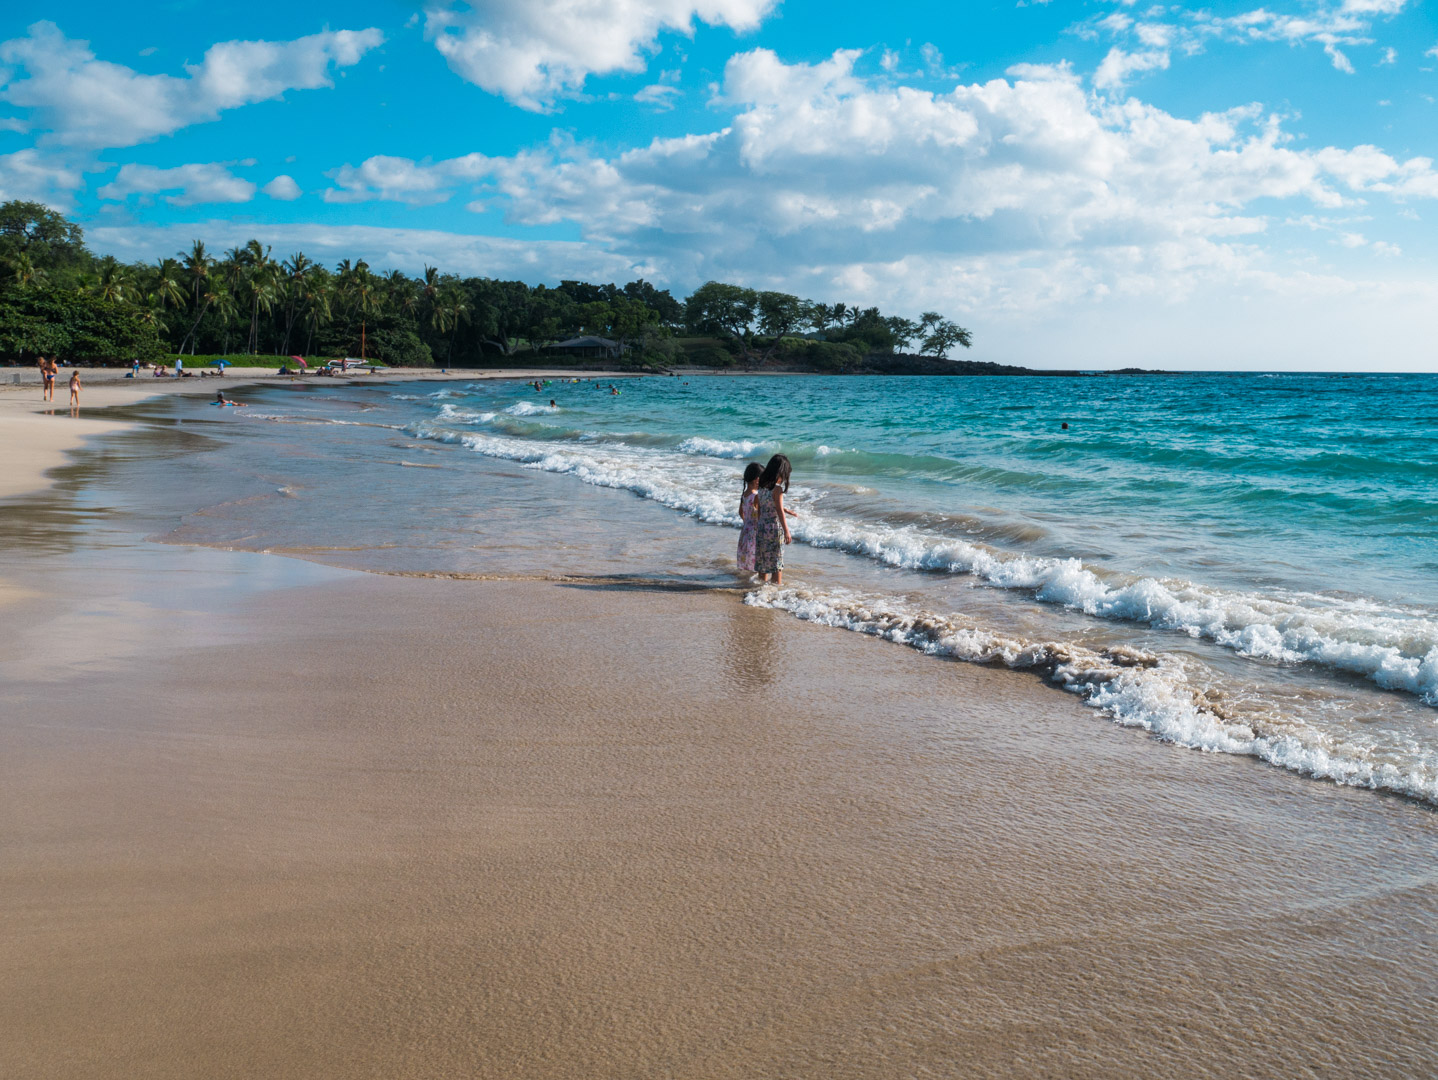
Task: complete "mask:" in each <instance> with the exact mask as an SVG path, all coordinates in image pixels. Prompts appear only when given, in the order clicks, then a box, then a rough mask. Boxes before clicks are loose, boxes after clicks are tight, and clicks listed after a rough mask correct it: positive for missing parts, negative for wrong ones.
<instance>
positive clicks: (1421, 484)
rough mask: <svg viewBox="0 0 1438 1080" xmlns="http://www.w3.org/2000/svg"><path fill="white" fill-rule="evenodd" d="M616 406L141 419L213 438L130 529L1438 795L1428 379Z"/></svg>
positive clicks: (776, 386)
mask: <svg viewBox="0 0 1438 1080" xmlns="http://www.w3.org/2000/svg"><path fill="white" fill-rule="evenodd" d="M616 385H618V386H619V387H620V388H621V390H622V392H621V393H620V394H619V395H613V394H611V393H609V391H608V388H607V384H606V385H605V386H604V387H602V388H599V387H596V386H595V385H594V384H592V383H584V384H578V385H575V384H564V383H554V384H552V385H550V386H548V387H546V388H545V389H544V390H543V391H542V392H540V393H536V392H535V391H534V390H533V389H532V388H530V387H528V386H525V385H523V384H519V383H511V382H502V383H500V382H485V383H474V384H457V385H454V386H452V387H447V388H444V389H438V390H431V389H430V388H429V387H426V386H416V385H414V384H393V385H390V386H379V387H360V386H349V387H342V388H324V389H318V388H314V387H303V388H299V387H297V388H296V389H293V390H289V389H285V390H263V391H258V390H256V391H250V392H247V393H246V394H244V395H243V396H244V397H245V398H246V399H247V400H249V401H250V402H251V404H250V405H249V407H247V408H245V409H235V410H221V409H214V408H209V407H207V406H204V405H201V404H196V403H181V402H170V401H164V402H156V403H151V404H147V405H145V406H143V407H141V409H140V412H141V413H142V414H143V415H147V416H150V417H152V418H154V419H159V420H165V421H175V422H177V423H179V424H180V425H181V426H182V427H183V429H184V431H185V432H186V433H187V438H189V439H190V440H191V441H192V442H193V443H194V446H195V448H196V449H199V448H212V449H214V450H215V452H214V453H203V454H196V455H194V457H193V460H191V461H187V463H186V468H187V471H188V475H189V477H190V483H189V485H187V490H186V491H185V492H184V493H183V495H184V497H185V498H188V499H189V500H190V502H189V505H190V506H193V505H195V504H196V503H199V502H203V503H204V504H205V505H204V508H203V509H202V510H200V511H198V512H195V513H184V514H177V517H178V518H179V520H178V522H176V521H169V522H166V523H165V527H164V528H160V529H157V530H156V532H157V535H161V536H163V537H164V538H166V539H169V540H172V541H178V542H188V543H200V544H207V545H214V546H221V547H232V548H239V549H246V550H272V551H283V552H286V553H290V554H295V555H300V556H304V557H307V558H311V559H315V560H318V561H325V562H332V563H335V564H338V565H345V566H352V567H356V568H360V569H366V570H372V571H382V572H390V573H424V574H457V575H480V576H496V577H514V576H527V575H535V576H554V575H604V574H621V575H641V576H646V577H649V578H653V579H656V580H660V579H662V580H665V581H678V582H689V583H692V584H695V585H700V586H709V587H743V588H746V589H751V590H752V591H751V593H750V595H749V597H748V600H749V602H750V603H752V604H756V605H761V606H770V607H775V608H780V609H783V610H786V611H789V612H792V613H793V614H795V615H797V616H798V617H800V618H804V619H808V620H811V621H816V622H820V623H824V624H827V625H831V626H835V627H842V628H845V629H850V630H858V631H861V632H864V633H870V634H878V635H882V636H884V637H886V638H889V639H891V640H894V641H896V642H900V643H902V644H905V645H908V646H910V647H913V648H917V649H921V650H923V651H926V652H930V653H935V654H938V655H942V656H948V657H954V658H958V659H962V660H971V661H979V662H984V663H1000V664H1006V665H1009V666H1015V667H1024V668H1032V669H1034V670H1035V671H1037V672H1038V673H1039V674H1040V675H1042V676H1043V677H1044V678H1047V679H1049V680H1050V681H1052V682H1053V683H1055V684H1056V685H1057V686H1059V687H1061V688H1063V689H1065V690H1069V691H1071V692H1074V693H1077V694H1079V695H1080V696H1081V697H1082V699H1083V700H1084V701H1085V702H1086V703H1087V704H1090V705H1092V706H1094V707H1095V708H1096V709H1098V710H1100V711H1102V712H1103V713H1104V714H1106V715H1108V716H1111V717H1113V718H1114V719H1116V720H1117V721H1119V722H1120V723H1122V724H1126V725H1132V726H1137V727H1141V728H1145V729H1147V730H1149V731H1151V732H1153V733H1155V734H1156V735H1159V736H1160V737H1162V738H1165V739H1168V740H1171V741H1173V742H1175V743H1179V744H1182V745H1185V746H1191V747H1197V748H1202V749H1205V750H1211V751H1220V752H1226V753H1234V754H1241V755H1248V756H1253V757H1257V758H1259V759H1261V760H1264V761H1267V762H1270V763H1272V764H1275V765H1279V766H1282V767H1285V768H1289V769H1293V770H1296V771H1299V772H1302V773H1305V774H1309V775H1313V776H1317V777H1323V778H1327V779H1330V780H1336V781H1339V782H1343V783H1348V784H1354V785H1358V786H1366V787H1375V788H1380V789H1386V790H1390V791H1395V792H1399V793H1402V794H1406V795H1410V796H1413V797H1417V798H1420V799H1423V800H1426V801H1429V802H1438V586H1435V582H1438V545H1435V542H1434V541H1435V539H1438V537H1435V532H1438V526H1435V524H1434V522H1435V521H1438V451H1435V450H1434V449H1433V446H1432V443H1431V440H1430V439H1428V438H1427V437H1426V436H1425V431H1426V429H1425V428H1424V426H1423V425H1424V424H1425V423H1426V421H1425V420H1424V419H1422V418H1423V417H1425V416H1431V415H1433V413H1434V411H1435V408H1434V407H1435V406H1438V377H1433V376H1372V377H1368V376H1293V375H1280V376H1266V375H1195V376H1149V377H1094V378H1077V379H1076V378H1062V379H1060V378H1014V379H1001V378H956V379H935V378H927V379H926V378H916V379H895V378H884V379H879V378H874V379H870V378H847V379H845V378H832V379H830V378H795V379H774V378H754V377H738V376H736V377H713V378H691V379H688V380H684V379H675V378H668V379H659V378H649V379H643V380H628V381H624V382H623V383H619V384H616ZM551 399H553V400H555V401H556V403H557V407H556V408H553V409H551V408H550V407H549V404H548V403H549V401H550V400H551ZM1063 423H1067V424H1068V425H1069V427H1068V429H1067V430H1064V429H1063V428H1062V426H1061V425H1062V424H1063ZM779 451H782V452H784V453H786V454H788V455H789V456H790V457H791V459H792V460H793V462H794V466H795V483H794V488H793V491H792V493H791V501H792V503H793V505H794V506H795V507H796V508H797V509H798V510H799V511H800V514H801V517H800V518H799V519H798V521H797V522H796V523H795V538H796V546H795V547H794V548H792V549H790V550H789V552H788V554H787V556H786V561H787V562H788V564H789V565H788V568H787V570H786V582H785V584H786V588H784V589H774V588H766V589H755V588H754V587H753V586H752V585H751V584H750V583H749V582H748V581H747V580H742V579H740V578H737V577H736V576H735V575H734V573H733V570H732V566H733V546H734V541H735V539H736V529H735V526H736V525H737V518H736V514H735V511H736V505H737V496H738V474H739V472H740V470H741V469H742V467H743V465H744V463H745V461H746V460H749V459H758V460H762V459H763V458H765V457H767V456H768V455H769V454H771V453H774V452H779ZM125 467H126V468H132V467H131V466H129V465H126V466H125ZM133 472H134V475H132V477H131V480H132V481H133V482H140V483H142V482H143V467H142V466H140V465H139V463H136V466H135V467H133ZM544 474H550V475H544ZM178 501H180V497H179V496H178V495H177V504H178Z"/></svg>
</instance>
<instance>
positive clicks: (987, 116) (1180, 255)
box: [361, 49, 1438, 360]
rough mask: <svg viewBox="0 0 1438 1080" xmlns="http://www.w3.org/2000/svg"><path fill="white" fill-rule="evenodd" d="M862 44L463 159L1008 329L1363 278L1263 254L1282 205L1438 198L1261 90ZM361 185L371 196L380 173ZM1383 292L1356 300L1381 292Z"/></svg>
mask: <svg viewBox="0 0 1438 1080" xmlns="http://www.w3.org/2000/svg"><path fill="white" fill-rule="evenodd" d="M857 55H858V54H857V53H854V52H840V53H837V54H835V55H834V56H833V57H831V58H830V59H828V60H826V61H823V62H821V63H818V64H784V63H782V62H781V61H780V60H779V59H778V57H776V56H775V55H774V54H773V53H771V52H768V51H767V50H762V49H761V50H754V51H752V52H748V53H744V54H741V55H739V56H736V57H734V58H733V59H732V60H731V61H730V63H729V66H728V68H727V70H726V73H725V80H724V85H723V88H722V101H723V102H724V103H726V104H728V105H730V106H732V107H733V108H735V110H736V115H735V116H734V118H733V120H732V122H731V123H730V125H729V126H727V127H725V128H722V129H721V130H718V131H714V132H710V133H706V134H693V135H688V136H684V137H681V138H669V139H656V140H654V141H653V142H651V143H650V144H648V145H647V146H642V147H638V148H635V149H632V150H629V151H627V152H624V153H621V154H618V155H616V156H613V157H604V156H599V155H596V154H594V153H593V152H592V151H590V150H589V149H587V148H586V147H584V146H582V145H579V144H576V143H574V142H572V141H565V140H557V141H554V142H552V143H551V144H549V145H548V146H545V147H540V148H536V149H533V150H529V151H526V152H524V153H521V154H517V155H515V156H513V157H506V158H492V159H484V161H483V164H482V165H479V164H476V165H475V167H474V169H473V171H472V172H470V173H469V174H467V175H466V176H465V177H464V178H463V180H464V182H465V183H470V184H473V183H482V184H483V185H484V187H483V190H484V192H485V197H484V199H483V200H482V201H480V202H478V203H476V204H473V205H475V206H476V207H477V208H482V209H495V208H502V209H503V211H504V213H505V215H506V218H507V220H509V221H510V222H512V223H515V224H520V225H534V226H540V225H552V224H556V223H573V224H575V225H577V226H578V227H579V228H580V229H581V230H582V233H583V235H584V237H585V240H586V241H587V242H588V245H589V250H591V251H599V252H604V253H608V254H611V255H614V256H616V257H619V258H621V259H622V260H623V261H624V262H625V263H626V264H628V265H636V264H638V263H639V262H640V261H641V258H642V259H643V260H648V261H651V262H652V263H653V266H654V269H653V270H652V271H651V274H652V276H655V277H658V278H660V279H661V280H665V281H668V282H670V283H671V284H673V285H674V286H675V287H676V288H679V289H687V288H689V287H692V286H693V285H695V284H697V283H698V282H701V281H703V280H705V279H706V278H710V277H713V278H719V279H728V280H743V281H749V282H754V283H756V284H761V285H770V286H773V287H778V288H784V289H788V290H790V291H794V292H799V293H802V294H805V295H812V296H816V297H825V298H835V299H845V298H847V299H849V300H851V301H859V302H863V303H880V304H882V305H884V306H885V307H886V308H887V309H889V310H898V311H904V312H906V313H916V312H917V311H918V310H921V309H922V308H923V307H925V306H928V307H932V308H933V309H935V310H943V311H948V312H951V313H954V314H955V315H958V316H960V317H966V313H982V316H983V319H984V321H985V322H986V323H987V324H989V325H993V326H1007V327H1009V330H1008V331H1006V332H1011V333H1012V334H1014V335H1022V334H1023V333H1024V332H1025V331H1024V329H1023V328H1024V327H1026V326H1028V325H1030V324H1031V323H1033V322H1034V321H1035V320H1037V321H1039V322H1043V321H1044V320H1057V319H1060V318H1073V317H1074V316H1073V313H1074V312H1075V311H1079V310H1082V309H1086V308H1087V307H1089V306H1092V305H1098V306H1099V307H1100V308H1102V309H1103V310H1105V311H1111V312H1118V311H1123V312H1139V313H1144V312H1148V314H1144V315H1143V318H1145V319H1149V320H1150V321H1152V311H1154V310H1168V309H1169V308H1183V307H1184V305H1187V304H1190V303H1198V302H1199V301H1200V298H1203V297H1208V298H1210V299H1211V300H1213V301H1214V302H1215V303H1217V302H1220V301H1221V302H1238V301H1239V300H1241V299H1242V298H1243V297H1245V296H1248V295H1250V294H1251V295H1254V296H1256V295H1260V294H1262V295H1270V294H1271V295H1273V296H1275V297H1279V298H1281V299H1282V303H1283V305H1286V306H1285V307H1284V310H1290V311H1291V310H1293V309H1294V308H1295V306H1296V305H1298V303H1299V300H1298V299H1296V298H1298V297H1302V296H1309V295H1316V296H1320V297H1326V296H1328V295H1330V293H1341V294H1342V295H1350V294H1351V295H1352V296H1358V295H1359V292H1360V291H1361V290H1350V292H1348V293H1344V292H1343V290H1342V289H1341V288H1340V287H1339V285H1338V284H1336V282H1337V281H1340V280H1341V279H1339V278H1337V277H1336V276H1334V275H1329V276H1324V275H1322V274H1319V275H1315V274H1314V273H1312V271H1311V270H1304V269H1301V268H1297V267H1295V266H1293V265H1289V264H1286V263H1284V262H1283V261H1282V257H1280V256H1278V255H1275V254H1272V253H1270V251H1269V250H1268V245H1267V243H1266V239H1265V237H1264V234H1265V232H1266V231H1267V230H1268V229H1269V228H1270V221H1269V218H1268V217H1267V214H1268V213H1269V212H1270V211H1269V210H1268V207H1270V206H1271V205H1272V204H1273V202H1274V201H1278V202H1279V204H1280V205H1283V204H1287V205H1289V206H1294V207H1297V208H1298V209H1299V210H1300V211H1303V210H1308V209H1312V208H1319V209H1334V208H1339V207H1343V206H1345V205H1346V204H1349V203H1354V202H1356V201H1358V200H1359V199H1372V198H1375V197H1378V196H1380V195H1381V196H1386V197H1389V198H1394V199H1403V198H1419V197H1438V174H1435V173H1434V171H1433V168H1432V163H1431V162H1429V161H1427V160H1426V159H1423V158H1413V159H1409V160H1407V161H1400V160H1398V159H1395V158H1394V157H1392V156H1391V155H1389V154H1386V153H1384V152H1383V151H1381V150H1379V149H1378V148H1376V147H1372V146H1360V147H1354V148H1349V149H1345V148H1340V147H1328V148H1320V149H1306V148H1299V147H1296V146H1295V145H1294V144H1293V143H1292V142H1291V141H1290V138H1289V136H1288V135H1287V134H1286V132H1285V131H1284V128H1283V124H1282V122H1281V121H1280V120H1279V119H1278V118H1276V117H1273V116H1269V115H1266V114H1265V113H1264V112H1263V111H1262V110H1261V109H1260V108H1258V107H1257V106H1248V107H1244V108H1241V109H1234V110H1229V111H1227V112H1223V113H1214V114H1206V115H1203V116H1200V117H1198V118H1195V119H1184V118H1180V117H1176V116H1173V115H1171V114H1169V113H1167V112H1165V111H1163V110H1161V109H1158V108H1155V107H1153V106H1151V105H1147V104H1144V103H1143V102H1140V101H1137V100H1132V99H1130V100H1127V101H1123V102H1115V101H1110V100H1107V99H1104V98H1094V97H1092V96H1091V95H1089V94H1087V93H1086V92H1085V90H1084V87H1083V85H1082V82H1081V80H1080V79H1079V78H1078V77H1077V76H1075V75H1074V74H1073V72H1071V71H1070V70H1068V69H1067V68H1065V67H1033V66H1029V67H1023V68H1020V69H1016V70H1015V72H1014V73H1013V76H1012V77H1011V78H1010V79H995V80H992V81H990V82H987V83H978V84H972V85H961V86H958V87H956V88H955V89H954V90H953V91H951V92H948V93H942V94H940V93H932V92H929V91H925V90H918V89H915V88H912V87H907V86H899V87H893V86H890V85H888V79H889V78H890V77H889V76H887V75H883V76H880V78H879V79H878V80H875V81H866V80H864V79H862V78H860V77H858V76H856V75H855V73H854V70H853V69H854V63H855V61H856V59H857ZM384 164H385V166H386V168H385V169H384V170H380V169H378V168H377V167H376V168H375V172H376V175H378V174H379V173H381V172H383V173H385V174H386V175H390V174H392V175H394V176H399V177H404V178H410V179H409V180H407V182H406V183H405V184H400V185H398V188H399V190H398V191H397V192H396V193H395V194H392V195H390V196H385V197H394V198H408V197H409V196H408V192H409V189H410V187H412V186H416V185H418V186H421V187H422V188H423V190H425V191H427V192H430V193H431V194H433V193H443V194H448V193H449V192H451V191H452V190H453V189H454V188H455V187H457V186H460V184H459V183H458V182H457V181H456V180H454V178H453V177H454V174H453V172H452V171H451V169H450V165H449V163H447V162H439V163H435V164H432V165H430V164H424V163H416V162H412V161H408V160H397V159H386V160H385V162H384ZM369 166H371V163H370V162H366V163H365V166H362V167H361V168H362V169H363V168H365V167H369ZM415 177H421V178H422V180H416V179H414V178H415ZM391 186H396V185H394V184H393V182H392V181H391ZM366 190H367V191H368V193H369V194H370V195H371V196H373V197H380V192H381V191H382V190H383V185H382V184H381V183H380V182H379V181H378V180H373V181H372V182H371V184H370V186H369V187H368V188H367V189H366ZM1341 231H1352V230H1351V228H1350V229H1343V230H1341ZM1334 235H1335V236H1337V231H1335V232H1334ZM1361 243H1362V244H1363V245H1365V248H1364V250H1369V251H1372V252H1374V253H1379V252H1383V251H1385V249H1384V248H1382V247H1380V246H1379V243H1381V242H1379V243H1372V242H1369V241H1367V240H1366V239H1362V240H1361ZM1275 247H1276V246H1275ZM561 273H563V272H562V271H561ZM563 276H570V275H568V274H564V275H563ZM1245 290H1248V291H1247V292H1245ZM1305 290H1307V291H1305ZM1379 292H1381V290H1380V289H1379V288H1378V286H1374V291H1373V292H1372V293H1364V294H1363V299H1362V303H1364V304H1369V305H1372V310H1373V311H1378V310H1380V309H1382V307H1383V305H1382V303H1380V302H1379V300H1378V299H1375V297H1376V296H1377V295H1378V293H1379ZM1433 293H1434V290H1433V289H1429V290H1428V292H1427V293H1424V295H1425V296H1431V295H1432V294H1433ZM1243 302H1245V303H1247V301H1246V300H1245V301H1243ZM1275 303H1277V301H1275ZM1354 303H1358V301H1357V300H1354ZM1404 303H1405V304H1406V303H1407V301H1404ZM1275 310H1277V308H1275ZM1407 310H1409V309H1408V308H1405V311H1407ZM1412 310H1415V311H1416V310H1417V308H1416V307H1415V308H1412ZM1265 317H1266V316H1265ZM1364 317H1365V318H1366V317H1367V316H1364ZM1405 317H1406V316H1405ZM1014 340H1017V339H1014ZM1310 344H1311V342H1310ZM1025 348H1027V346H1025ZM1011 358H1019V359H1028V360H1034V359H1036V358H1035V357H1034V356H1033V355H1032V354H1029V353H1026V354H1024V355H1023V356H1017V355H1015V356H1014V357H1011Z"/></svg>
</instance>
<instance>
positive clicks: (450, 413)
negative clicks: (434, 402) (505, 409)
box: [435, 404, 495, 424]
mask: <svg viewBox="0 0 1438 1080" xmlns="http://www.w3.org/2000/svg"><path fill="white" fill-rule="evenodd" d="M494 416H495V414H494V413H492V412H475V411H474V410H472V409H462V408H460V407H459V406H458V405H450V404H444V405H441V406H440V407H439V412H438V413H436V414H435V419H436V420H438V421H440V422H441V423H444V424H487V423H489V422H490V421H491V420H493V419H494Z"/></svg>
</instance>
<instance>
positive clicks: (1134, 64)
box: [1072, 0, 1409, 89]
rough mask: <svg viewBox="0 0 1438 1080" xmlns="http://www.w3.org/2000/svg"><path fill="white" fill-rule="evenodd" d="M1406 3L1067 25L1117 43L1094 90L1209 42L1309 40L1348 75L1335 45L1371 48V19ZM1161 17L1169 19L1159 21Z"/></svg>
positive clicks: (1386, 54) (1205, 12)
mask: <svg viewBox="0 0 1438 1080" xmlns="http://www.w3.org/2000/svg"><path fill="white" fill-rule="evenodd" d="M1408 2H1409V0H1344V2H1343V3H1342V4H1340V5H1337V6H1335V5H1333V4H1332V3H1331V2H1328V3H1324V2H1319V3H1318V4H1316V5H1314V10H1312V12H1311V13H1310V14H1306V15H1289V14H1285V13H1283V12H1278V11H1272V10H1269V9H1268V8H1255V9H1252V10H1250V11H1245V12H1240V13H1238V14H1236V15H1216V14H1214V13H1213V12H1212V11H1211V10H1209V9H1199V10H1188V9H1185V8H1182V7H1176V6H1175V7H1163V6H1155V7H1152V8H1150V9H1148V10H1147V11H1146V12H1145V14H1144V16H1143V18H1141V19H1138V20H1135V19H1134V18H1132V17H1131V16H1129V15H1127V14H1125V13H1124V12H1112V13H1110V14H1108V15H1105V16H1095V17H1094V18H1092V19H1089V20H1087V21H1085V22H1082V23H1079V24H1078V25H1077V26H1075V27H1073V28H1072V32H1073V33H1075V34H1077V35H1078V36H1080V37H1082V38H1085V39H1087V40H1095V39H1097V38H1099V37H1101V36H1108V37H1110V38H1112V39H1114V40H1115V41H1116V42H1120V43H1122V44H1121V45H1119V44H1116V45H1115V46H1114V48H1113V49H1112V50H1111V51H1110V52H1109V54H1108V56H1107V57H1105V58H1104V61H1103V63H1102V64H1101V65H1100V66H1099V68H1098V71H1097V72H1096V74H1095V76H1094V85H1095V86H1097V87H1099V88H1100V89H1115V88H1117V87H1120V86H1122V85H1123V84H1124V83H1125V82H1126V81H1127V79H1128V77H1129V76H1130V75H1132V74H1136V73H1140V72H1144V71H1154V70H1158V69H1163V68H1167V67H1168V64H1169V57H1170V53H1171V52H1172V50H1174V49H1179V50H1181V51H1182V52H1184V53H1187V54H1193V53H1198V52H1202V51H1203V49H1204V47H1205V45H1206V44H1208V43H1209V42H1212V41H1225V42H1230V43H1236V44H1251V43H1257V42H1279V43H1284V44H1288V45H1301V44H1304V43H1308V42H1311V43H1313V44H1317V45H1321V46H1322V47H1323V51H1324V53H1325V54H1327V56H1328V58H1329V61H1330V62H1331V63H1332V64H1333V66H1334V68H1336V69H1337V70H1339V71H1342V72H1344V73H1345V74H1349V75H1351V74H1353V72H1354V67H1353V62H1352V61H1351V60H1350V59H1349V58H1348V54H1347V53H1345V52H1344V51H1343V48H1340V46H1342V47H1348V48H1353V47H1362V46H1367V45H1372V44H1373V38H1372V37H1371V36H1370V35H1371V33H1372V30H1373V22H1374V19H1375V18H1389V17H1391V16H1393V15H1396V14H1398V13H1399V12H1400V11H1401V10H1402V9H1403V8H1404V7H1405V6H1406V5H1407V3H1408ZM1163 19H1167V20H1169V21H1167V22H1162V21H1159V20H1163ZM1123 46H1130V47H1123ZM1131 46H1137V47H1131ZM1396 58H1397V53H1396V51H1395V50H1394V49H1392V48H1386V49H1384V51H1383V54H1382V58H1381V59H1380V60H1379V63H1380V64H1384V63H1389V64H1391V63H1393V61H1394V60H1395V59H1396Z"/></svg>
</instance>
